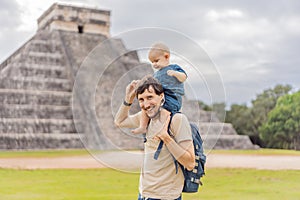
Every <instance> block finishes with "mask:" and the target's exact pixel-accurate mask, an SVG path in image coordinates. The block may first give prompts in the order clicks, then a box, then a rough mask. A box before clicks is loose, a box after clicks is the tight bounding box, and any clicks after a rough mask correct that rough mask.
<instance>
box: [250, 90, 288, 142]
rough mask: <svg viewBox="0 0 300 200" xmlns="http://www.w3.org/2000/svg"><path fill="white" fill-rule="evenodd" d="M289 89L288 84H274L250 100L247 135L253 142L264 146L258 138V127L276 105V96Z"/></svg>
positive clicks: (264, 121)
mask: <svg viewBox="0 0 300 200" xmlns="http://www.w3.org/2000/svg"><path fill="white" fill-rule="evenodd" d="M291 89H292V87H291V86H290V85H276V86H275V87H274V88H273V89H267V90H264V91H263V93H261V94H258V95H257V96H256V99H255V100H253V101H252V107H251V110H250V113H251V114H250V118H248V120H251V125H250V127H248V130H247V132H248V134H247V135H249V136H250V139H251V140H252V141H253V142H254V143H255V144H258V145H260V146H264V144H263V142H262V141H261V138H260V134H259V128H260V127H261V126H262V125H263V124H264V123H266V121H267V118H268V113H269V112H270V111H271V110H272V109H273V108H274V107H275V106H276V102H277V100H278V98H279V97H281V96H284V95H286V94H288V93H289V92H290V91H291Z"/></svg>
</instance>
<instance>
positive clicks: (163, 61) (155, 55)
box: [149, 50, 170, 69]
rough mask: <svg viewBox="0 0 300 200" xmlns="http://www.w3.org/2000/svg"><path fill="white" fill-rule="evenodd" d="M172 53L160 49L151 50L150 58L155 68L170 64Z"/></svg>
mask: <svg viewBox="0 0 300 200" xmlns="http://www.w3.org/2000/svg"><path fill="white" fill-rule="evenodd" d="M169 57H170V55H169V54H168V53H166V52H163V51H160V50H152V51H150V52H149V60H150V61H151V63H152V65H153V67H154V68H155V69H161V68H164V67H166V66H168V65H169Z"/></svg>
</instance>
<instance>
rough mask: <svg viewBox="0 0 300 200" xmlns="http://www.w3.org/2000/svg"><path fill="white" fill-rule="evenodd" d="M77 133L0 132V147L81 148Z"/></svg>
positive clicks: (81, 144)
mask: <svg viewBox="0 0 300 200" xmlns="http://www.w3.org/2000/svg"><path fill="white" fill-rule="evenodd" d="M80 138H81V136H80V135H79V134H69V133H52V134H46V133H35V134H28V133H8V134H5V133H3V134H0V149H67V148H83V147H84V146H83V143H82V142H81V139H80Z"/></svg>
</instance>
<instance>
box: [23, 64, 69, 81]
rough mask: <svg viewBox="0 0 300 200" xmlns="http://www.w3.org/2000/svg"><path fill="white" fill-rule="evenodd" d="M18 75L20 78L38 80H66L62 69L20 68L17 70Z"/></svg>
mask: <svg viewBox="0 0 300 200" xmlns="http://www.w3.org/2000/svg"><path fill="white" fill-rule="evenodd" d="M18 71H19V75H21V76H28V77H30V76H32V77H40V78H58V79H63V78H67V72H66V70H65V69H64V68H61V67H55V68H54V67H53V68H49V67H42V66H38V67H36V66H34V67H32V66H22V67H20V68H19V70H18Z"/></svg>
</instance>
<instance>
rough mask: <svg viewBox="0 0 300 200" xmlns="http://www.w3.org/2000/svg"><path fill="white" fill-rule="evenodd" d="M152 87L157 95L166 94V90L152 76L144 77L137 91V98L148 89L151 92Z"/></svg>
mask: <svg viewBox="0 0 300 200" xmlns="http://www.w3.org/2000/svg"><path fill="white" fill-rule="evenodd" d="M150 86H152V88H153V89H154V92H155V94H157V95H160V94H161V93H163V92H164V89H163V87H162V85H161V84H160V82H159V81H158V80H157V79H156V78H154V77H153V76H152V75H147V76H144V77H143V78H142V79H141V80H140V82H139V83H138V87H137V89H136V97H138V95H139V94H142V93H144V92H145V90H146V89H147V90H149V88H150Z"/></svg>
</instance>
